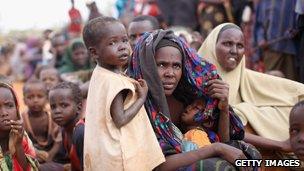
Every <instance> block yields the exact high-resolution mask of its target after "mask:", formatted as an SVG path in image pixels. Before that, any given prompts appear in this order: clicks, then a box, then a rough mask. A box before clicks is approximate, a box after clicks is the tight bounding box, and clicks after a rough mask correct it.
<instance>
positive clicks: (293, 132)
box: [289, 128, 299, 135]
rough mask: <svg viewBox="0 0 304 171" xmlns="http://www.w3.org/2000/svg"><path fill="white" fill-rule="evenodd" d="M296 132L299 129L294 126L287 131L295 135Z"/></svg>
mask: <svg viewBox="0 0 304 171" xmlns="http://www.w3.org/2000/svg"><path fill="white" fill-rule="evenodd" d="M298 132H299V129H295V128H293V129H290V131H289V133H290V134H291V135H296V134H298Z"/></svg>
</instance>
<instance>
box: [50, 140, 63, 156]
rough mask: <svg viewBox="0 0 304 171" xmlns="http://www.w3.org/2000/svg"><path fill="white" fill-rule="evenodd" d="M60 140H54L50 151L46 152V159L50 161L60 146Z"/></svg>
mask: <svg viewBox="0 0 304 171" xmlns="http://www.w3.org/2000/svg"><path fill="white" fill-rule="evenodd" d="M60 144H61V141H60V142H54V145H53V147H52V148H51V149H50V151H49V152H48V158H47V161H52V160H53V157H54V156H55V154H56V153H57V152H58V150H59V148H60Z"/></svg>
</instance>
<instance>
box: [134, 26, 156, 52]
mask: <svg viewBox="0 0 304 171" xmlns="http://www.w3.org/2000/svg"><path fill="white" fill-rule="evenodd" d="M153 30H154V29H153V25H152V24H151V22H150V21H148V20H144V21H136V22H131V23H130V24H129V27H128V35H129V38H130V44H131V47H132V49H133V50H134V47H135V44H136V43H137V41H138V40H139V38H140V36H142V35H143V34H144V33H145V32H152V31H153Z"/></svg>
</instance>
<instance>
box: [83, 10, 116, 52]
mask: <svg viewBox="0 0 304 171" xmlns="http://www.w3.org/2000/svg"><path fill="white" fill-rule="evenodd" d="M115 22H119V21H118V20H117V19H115V18H113V17H104V16H102V17H97V18H94V19H92V20H90V21H89V22H88V23H87V24H86V25H85V26H84V28H83V32H82V36H83V41H84V44H85V46H86V47H87V48H89V47H92V46H96V45H97V44H98V43H99V41H100V38H102V37H103V36H104V35H105V34H106V33H105V32H104V27H105V26H106V25H108V24H109V23H115Z"/></svg>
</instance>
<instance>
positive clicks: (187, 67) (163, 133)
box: [128, 30, 244, 155]
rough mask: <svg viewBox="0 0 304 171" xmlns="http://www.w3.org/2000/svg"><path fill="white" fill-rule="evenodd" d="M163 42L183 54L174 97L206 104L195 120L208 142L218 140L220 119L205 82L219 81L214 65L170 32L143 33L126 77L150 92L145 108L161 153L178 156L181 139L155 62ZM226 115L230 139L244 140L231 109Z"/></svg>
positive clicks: (240, 126) (241, 128)
mask: <svg viewBox="0 0 304 171" xmlns="http://www.w3.org/2000/svg"><path fill="white" fill-rule="evenodd" d="M162 39H169V40H171V41H173V42H175V43H177V44H178V45H179V46H180V48H181V49H182V51H183V52H182V55H183V74H182V78H181V80H180V82H179V85H178V86H177V88H176V90H175V92H174V93H173V95H174V96H175V97H176V98H177V99H179V100H180V101H181V102H183V103H184V104H190V103H191V102H192V101H193V100H194V99H197V98H203V99H204V100H205V101H206V108H205V109H204V110H203V111H200V112H199V113H197V114H196V115H195V118H194V120H195V121H196V122H199V123H202V126H203V127H204V128H205V129H207V130H208V136H209V138H210V141H211V142H217V141H219V139H218V138H217V137H218V136H216V134H215V132H217V125H218V124H217V122H218V117H219V109H218V108H217V105H218V100H217V99H213V98H211V97H209V96H208V95H207V93H208V87H207V82H208V81H209V80H212V79H220V77H219V75H218V73H217V71H216V68H215V66H214V65H212V64H210V63H209V62H207V61H205V60H204V58H201V57H199V56H198V55H197V53H196V51H195V50H194V49H191V48H190V47H189V45H188V44H186V43H185V42H183V41H182V40H181V39H179V38H178V37H176V36H175V35H174V34H173V32H172V31H163V30H158V31H155V32H153V33H146V34H145V35H144V36H142V38H141V39H140V40H139V42H138V43H137V44H136V46H135V50H134V52H133V55H132V58H131V62H130V64H129V68H128V74H129V75H130V76H131V77H133V78H135V79H140V78H143V79H145V80H146V81H147V84H148V87H149V92H148V97H147V100H146V103H145V107H146V110H147V113H148V114H149V117H150V120H151V122H152V125H153V127H154V130H155V133H156V135H157V137H158V140H159V143H160V145H161V147H162V150H163V152H164V154H165V155H170V154H176V153H181V152H182V148H181V144H182V140H181V137H182V136H181V135H180V131H179V130H178V128H177V127H176V126H175V125H174V124H173V123H172V122H171V120H170V114H169V110H168V106H167V102H166V98H165V96H164V92H163V91H164V90H163V87H162V84H161V82H160V80H159V76H158V73H157V66H156V64H155V60H154V54H155V47H156V46H157V44H158V43H159V42H160V40H162ZM177 92H178V93H177ZM229 116H230V123H231V128H230V133H231V135H230V137H231V138H232V139H243V137H244V130H243V125H242V124H241V121H240V119H239V118H238V117H237V116H235V115H234V112H233V110H232V109H231V108H230V112H229Z"/></svg>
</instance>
